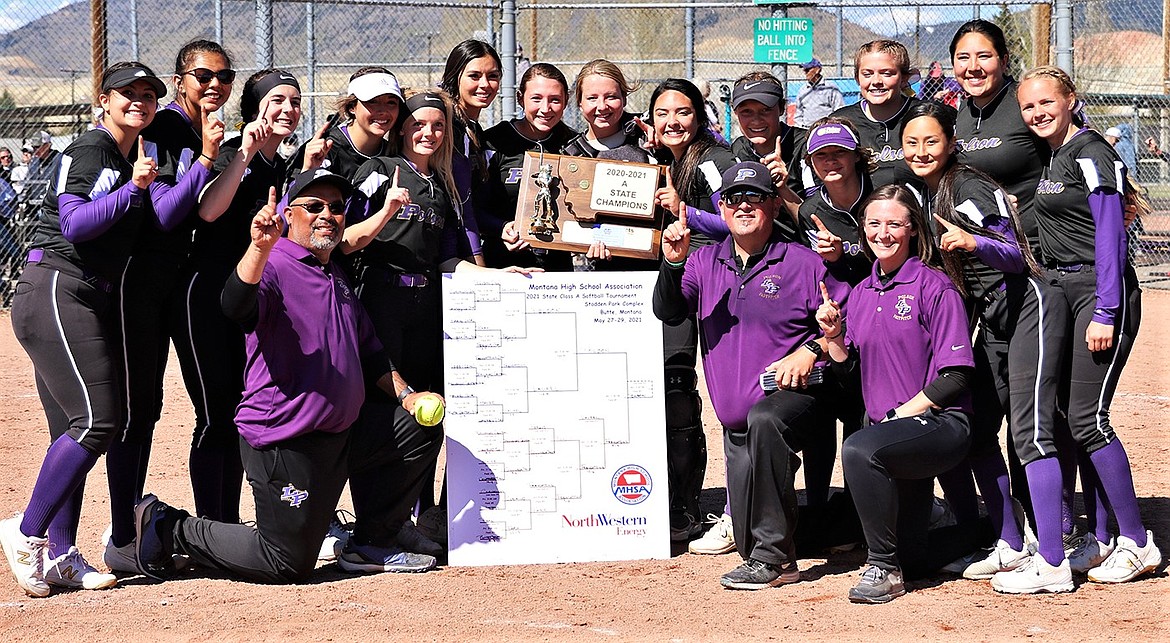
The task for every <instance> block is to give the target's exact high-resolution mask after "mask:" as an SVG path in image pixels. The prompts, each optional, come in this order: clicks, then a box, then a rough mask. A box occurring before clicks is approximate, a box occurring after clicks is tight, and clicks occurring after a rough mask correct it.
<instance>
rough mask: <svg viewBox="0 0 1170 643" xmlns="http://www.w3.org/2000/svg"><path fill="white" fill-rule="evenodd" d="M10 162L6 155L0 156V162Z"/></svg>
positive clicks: (10, 158) (8, 156)
mask: <svg viewBox="0 0 1170 643" xmlns="http://www.w3.org/2000/svg"><path fill="white" fill-rule="evenodd" d="M11 160H12V156H10V155H8V154H5V155H4V156H0V161H11Z"/></svg>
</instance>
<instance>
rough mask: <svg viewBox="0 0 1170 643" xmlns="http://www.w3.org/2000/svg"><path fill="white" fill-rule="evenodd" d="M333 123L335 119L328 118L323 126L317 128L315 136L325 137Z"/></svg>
mask: <svg viewBox="0 0 1170 643" xmlns="http://www.w3.org/2000/svg"><path fill="white" fill-rule="evenodd" d="M332 124H333V121H331V120H329V119H328V118H327V119H325V124H324V125H322V126H321V129H319V130H317V133H316V134H314V135H313V138H325V134H326V133H327V132H328V131H329V126H330V125H332Z"/></svg>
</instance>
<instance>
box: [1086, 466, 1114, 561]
mask: <svg viewBox="0 0 1170 643" xmlns="http://www.w3.org/2000/svg"><path fill="white" fill-rule="evenodd" d="M1078 468H1079V470H1080V472H1081V489H1082V490H1083V494H1082V497H1083V498H1084V499H1085V515H1086V516H1088V519H1089V531H1091V532H1093V535H1094V536H1096V538H1097V540H1098V541H1100V542H1108V540H1109V511H1110V507H1109V499H1108V498H1107V497H1105V487H1103V486H1102V485H1101V477H1100V476H1098V475H1097V467H1095V466H1093V459H1092V458H1089V457H1088V456H1085V457H1082V458H1081V459H1080V462H1079V467H1078Z"/></svg>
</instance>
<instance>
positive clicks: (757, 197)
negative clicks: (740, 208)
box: [723, 192, 768, 205]
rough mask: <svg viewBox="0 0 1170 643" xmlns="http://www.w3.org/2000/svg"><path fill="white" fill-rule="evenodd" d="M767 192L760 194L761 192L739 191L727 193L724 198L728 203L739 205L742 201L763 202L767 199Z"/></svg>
mask: <svg viewBox="0 0 1170 643" xmlns="http://www.w3.org/2000/svg"><path fill="white" fill-rule="evenodd" d="M767 198H768V195H767V194H760V193H759V192H737V193H735V194H726V195H724V196H723V200H724V201H726V202H727V205H739V204H740V203H763V202H764V201H765V200H767Z"/></svg>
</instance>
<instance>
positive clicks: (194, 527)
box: [173, 431, 349, 583]
mask: <svg viewBox="0 0 1170 643" xmlns="http://www.w3.org/2000/svg"><path fill="white" fill-rule="evenodd" d="M348 441H349V432H348V431H344V432H341V433H322V432H312V433H305V434H302V435H299V436H297V437H295V438H290V439H288V440H283V441H281V442H279V443H277V444H273V445H270V446H268V447H265V448H262V449H254V448H252V447H251V446H250V445H249V444H248V443H247V442H245V441H244V440H243V439H242V438H240V439H239V448H240V458H241V459H242V460H243V462H244V470H245V471H246V472H247V477H248V484H249V485H250V486H251V487H252V498H253V499H254V501H255V503H256V526H255V527H252V526H250V525H241V524H239V523H224V522H216V521H214V520H207V519H205V518H194V517H190V516H188V517H186V518H184V519H182V520H179V521H178V522H176V523H175V527H174V532H173V533H174V538H175V545H176V548H177V551H179V552H180V553H184V554H187V555H188V556H190V557H191V560H192V561H193V562H195V563H196V564H198V565H201V566H204V567H208V568H213V569H222V570H225V571H227V572H230V573H232V574H235V575H237V576H240V577H242V578H244V579H246V580H249V581H254V582H259V583H296V582H301V581H303V580H305V579H306V578H307V577H308V576H309V574H310V573H312V571H313V569H314V567H316V565H317V555H318V553H319V552H320V549H321V541H322V540H323V539H324V538H325V533H326V531H327V530H328V529H329V521H330V520H331V519H332V518H333V512H334V510H335V509H336V508H337V501H338V500H339V499H340V498H341V491H342V489H343V488H344V487H345V476H346V458H347V444H348Z"/></svg>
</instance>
